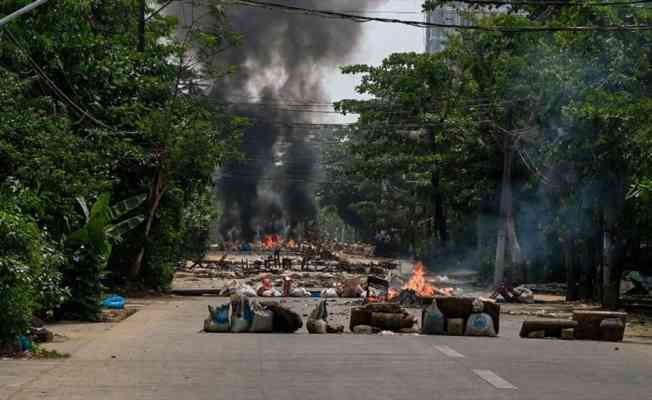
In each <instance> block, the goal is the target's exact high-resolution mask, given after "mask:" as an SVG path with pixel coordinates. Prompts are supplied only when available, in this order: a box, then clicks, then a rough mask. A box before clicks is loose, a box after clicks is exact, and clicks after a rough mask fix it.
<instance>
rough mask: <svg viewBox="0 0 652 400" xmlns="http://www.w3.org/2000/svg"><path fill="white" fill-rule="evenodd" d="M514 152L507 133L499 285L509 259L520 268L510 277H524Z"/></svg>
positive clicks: (498, 252) (497, 264)
mask: <svg viewBox="0 0 652 400" xmlns="http://www.w3.org/2000/svg"><path fill="white" fill-rule="evenodd" d="M513 159H514V153H513V151H512V146H511V141H510V138H509V135H507V134H505V135H504V138H503V176H502V184H501V195H500V225H499V228H498V239H497V244H496V261H495V269H494V284H495V285H498V284H500V283H501V282H503V281H505V271H506V270H507V265H506V262H507V261H508V262H509V264H510V265H511V267H512V268H515V269H518V270H519V271H511V272H516V273H515V274H513V276H512V277H511V278H510V279H508V280H509V281H510V283H511V281H512V280H514V279H515V280H518V281H521V280H522V279H523V278H524V276H523V275H524V274H523V273H522V268H523V255H522V252H521V246H520V244H519V242H518V236H517V234H516V226H515V223H514V210H513V201H512V164H513Z"/></svg>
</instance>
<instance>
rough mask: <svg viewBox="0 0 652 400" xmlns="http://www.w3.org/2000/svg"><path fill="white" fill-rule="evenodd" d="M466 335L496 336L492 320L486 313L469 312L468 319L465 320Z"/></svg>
mask: <svg viewBox="0 0 652 400" xmlns="http://www.w3.org/2000/svg"><path fill="white" fill-rule="evenodd" d="M464 334H465V335H466V336H490V337H494V336H496V330H495V329H494V321H493V319H491V316H490V315H489V314H487V313H475V314H471V316H470V317H469V319H468V321H466V330H465V331H464Z"/></svg>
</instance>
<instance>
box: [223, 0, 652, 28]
mask: <svg viewBox="0 0 652 400" xmlns="http://www.w3.org/2000/svg"><path fill="white" fill-rule="evenodd" d="M641 1H642V0H641ZM646 1H647V0H646ZM651 1H652V0H651ZM234 4H236V5H241V6H246V7H255V8H263V9H268V10H281V11H284V12H289V13H298V14H305V15H311V16H317V17H322V18H331V19H343V20H349V21H352V22H358V23H364V22H383V23H391V24H402V25H408V26H413V27H416V28H432V27H434V28H453V29H464V30H476V31H486V32H503V33H527V32H626V31H647V30H652V25H651V24H640V25H604V26H598V25H587V26H533V25H531V26H520V27H510V26H482V25H461V24H445V23H437V22H424V21H416V20H403V19H395V18H379V17H367V16H363V15H355V14H347V13H341V12H335V11H326V10H320V9H313V8H305V7H297V6H288V5H285V4H279V3H271V2H264V1H257V0H234Z"/></svg>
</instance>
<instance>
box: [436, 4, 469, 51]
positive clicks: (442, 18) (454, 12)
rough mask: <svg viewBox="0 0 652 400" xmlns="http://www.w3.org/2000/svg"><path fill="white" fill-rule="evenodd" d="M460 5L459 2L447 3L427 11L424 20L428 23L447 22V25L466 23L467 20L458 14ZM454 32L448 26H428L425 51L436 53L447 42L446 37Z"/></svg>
mask: <svg viewBox="0 0 652 400" xmlns="http://www.w3.org/2000/svg"><path fill="white" fill-rule="evenodd" d="M461 9H462V8H461V5H460V4H459V3H448V4H446V5H444V6H441V7H438V8H437V9H435V10H432V11H429V12H428V13H427V14H426V20H427V21H428V22H430V23H436V24H449V25H466V24H468V22H469V21H468V20H466V19H465V18H463V17H462V15H460V11H461ZM453 32H454V30H453V29H450V28H436V27H430V28H428V29H426V52H428V53H438V52H440V51H442V50H443V49H444V48H445V47H446V45H447V44H448V37H449V35H450V34H452V33H453Z"/></svg>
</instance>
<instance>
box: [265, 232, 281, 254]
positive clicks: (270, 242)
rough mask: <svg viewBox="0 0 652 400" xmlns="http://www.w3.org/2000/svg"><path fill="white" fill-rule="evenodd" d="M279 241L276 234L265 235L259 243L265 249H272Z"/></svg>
mask: <svg viewBox="0 0 652 400" xmlns="http://www.w3.org/2000/svg"><path fill="white" fill-rule="evenodd" d="M280 241H281V240H280V239H279V237H278V235H265V237H264V238H263V240H261V244H262V245H263V248H265V249H266V250H272V249H273V248H274V247H276V246H277V245H278V244H279V243H280Z"/></svg>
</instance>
